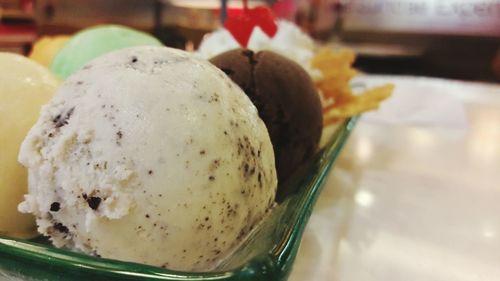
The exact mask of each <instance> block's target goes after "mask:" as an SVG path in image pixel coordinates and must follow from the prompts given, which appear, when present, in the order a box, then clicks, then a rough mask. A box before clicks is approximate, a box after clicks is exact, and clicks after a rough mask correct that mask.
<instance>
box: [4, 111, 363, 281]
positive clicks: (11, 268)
mask: <svg viewBox="0 0 500 281" xmlns="http://www.w3.org/2000/svg"><path fill="white" fill-rule="evenodd" d="M357 120H358V117H357V116H356V117H352V118H349V119H346V120H343V121H341V122H340V124H339V125H338V127H337V128H336V130H335V131H334V132H333V134H332V136H331V137H330V138H329V139H328V141H327V143H326V145H325V146H324V147H323V148H322V149H321V150H320V151H318V153H317V154H316V155H315V157H314V158H313V159H312V160H311V161H310V162H309V163H308V164H307V165H304V167H303V168H302V169H300V171H299V172H297V173H296V175H295V176H294V177H293V178H292V179H291V180H289V181H287V182H286V183H284V184H286V185H289V187H290V188H291V189H292V190H293V189H294V187H295V190H296V191H295V192H293V193H291V194H289V195H287V196H286V197H285V199H284V200H283V201H282V202H280V203H279V204H278V206H277V207H276V208H275V209H274V210H273V211H272V212H271V214H270V215H269V217H267V218H266V219H265V220H264V222H263V223H262V224H261V225H260V226H259V227H258V228H257V229H256V230H255V231H254V232H253V233H252V234H251V235H250V237H249V238H248V239H247V240H246V241H245V243H244V244H243V245H242V246H241V247H239V248H238V250H236V251H235V253H234V254H233V255H232V256H231V257H229V258H228V259H226V261H224V262H222V263H221V264H220V265H219V266H218V267H217V268H216V270H215V271H213V272H200V273H196V272H180V271H172V270H167V269H162V268H158V267H153V266H147V265H142V264H136V263H129V262H121V261H116V260H109V259H102V258H95V257H91V256H87V255H83V254H79V253H74V252H70V251H68V250H64V249H56V248H54V247H52V246H50V245H47V244H45V243H43V242H41V241H42V240H40V239H33V240H29V241H28V240H20V239H13V238H8V237H0V277H4V276H5V277H8V278H9V280H18V279H20V280H51V281H66V280H68V281H69V280H71V281H74V280H93V281H100V280H224V281H242V280H277V281H278V280H286V279H287V278H288V276H289V274H290V272H291V269H292V266H293V262H294V260H295V257H296V255H297V251H298V248H299V245H300V240H301V238H302V234H303V232H304V229H305V227H306V224H307V222H308V220H309V217H310V216H311V213H312V209H313V207H314V205H315V203H316V200H317V198H318V196H319V194H320V193H321V190H322V188H323V185H324V182H325V180H326V177H327V175H328V173H329V171H330V169H331V168H332V165H333V163H334V162H335V160H336V158H337V156H338V155H339V153H340V151H341V150H342V147H343V146H344V144H345V143H346V141H347V139H348V137H349V135H350V133H351V131H352V130H353V128H354V126H355V124H356V122H357ZM0 279H1V278H0Z"/></svg>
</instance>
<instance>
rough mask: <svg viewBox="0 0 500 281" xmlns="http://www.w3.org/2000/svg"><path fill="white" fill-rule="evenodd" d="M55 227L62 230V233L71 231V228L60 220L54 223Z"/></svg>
mask: <svg viewBox="0 0 500 281" xmlns="http://www.w3.org/2000/svg"><path fill="white" fill-rule="evenodd" d="M54 229H55V230H57V231H59V232H61V233H68V232H69V229H68V228H67V227H66V226H65V225H63V224H62V223H60V222H58V223H55V224H54Z"/></svg>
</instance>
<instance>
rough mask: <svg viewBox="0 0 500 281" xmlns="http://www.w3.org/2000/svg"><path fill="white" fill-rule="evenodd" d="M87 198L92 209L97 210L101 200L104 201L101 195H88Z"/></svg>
mask: <svg viewBox="0 0 500 281" xmlns="http://www.w3.org/2000/svg"><path fill="white" fill-rule="evenodd" d="M84 198H85V197H84ZM86 200H87V204H89V207H90V208H91V209H92V210H97V209H98V208H99V205H100V204H101V201H102V199H101V198H100V197H95V196H91V197H88V198H87V199H86Z"/></svg>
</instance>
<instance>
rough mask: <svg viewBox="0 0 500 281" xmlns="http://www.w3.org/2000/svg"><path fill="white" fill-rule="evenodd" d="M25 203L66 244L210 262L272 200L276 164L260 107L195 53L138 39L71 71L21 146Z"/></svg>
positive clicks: (181, 264) (168, 262)
mask: <svg viewBox="0 0 500 281" xmlns="http://www.w3.org/2000/svg"><path fill="white" fill-rule="evenodd" d="M19 159H20V162H21V163H22V164H23V165H24V166H26V167H27V168H28V171H29V192H28V194H27V195H26V196H25V201H24V202H23V203H22V204H20V206H19V209H20V210H21V211H23V212H26V213H32V214H34V215H35V216H36V218H37V223H38V230H39V232H41V233H42V234H44V235H48V236H50V239H51V240H52V242H53V243H54V245H56V246H57V247H68V248H72V249H75V250H78V251H83V252H86V253H89V254H93V255H96V256H101V257H105V258H112V259H119V260H125V261H132V262H139V263H145V264H149V265H155V266H162V267H166V268H170V269H177V270H194V271H197V270H208V269H211V268H213V267H214V266H215V265H216V264H217V263H218V262H219V261H220V260H221V259H223V258H224V257H225V256H227V255H228V254H229V253H230V252H231V251H232V250H234V249H235V247H237V246H238V245H239V243H240V242H241V241H242V240H243V239H244V238H245V236H246V235H247V233H249V232H250V231H251V230H252V229H253V228H254V227H255V225H256V224H258V223H259V222H260V221H261V220H262V218H263V217H264V216H265V214H266V212H268V210H269V209H270V208H271V207H272V206H273V205H274V198H275V193H276V185H277V180H276V170H275V163H274V154H273V148H272V144H271V141H270V139H269V134H268V132H267V129H266V127H265V125H264V123H263V121H262V120H261V119H260V118H259V116H258V113H257V109H256V108H255V106H254V105H253V104H252V102H251V101H250V99H249V98H248V97H247V96H246V95H245V94H244V93H243V91H242V90H241V89H240V88H239V87H238V86H237V85H236V84H234V82H232V81H231V79H229V78H228V77H227V76H226V75H225V74H224V73H223V72H222V71H220V70H219V69H217V68H216V67H215V66H213V65H211V64H210V63H209V62H207V61H204V60H201V59H197V58H195V57H194V56H193V55H192V54H189V53H186V52H183V51H180V50H174V49H170V48H166V47H135V48H129V49H122V50H119V51H115V52H112V53H109V54H107V55H105V56H102V57H99V58H97V59H95V60H93V61H92V62H90V63H89V64H87V65H85V66H84V67H83V68H82V69H81V70H79V71H78V72H76V73H75V74H74V75H72V76H70V77H69V78H68V79H67V80H66V81H65V82H64V83H63V85H62V86H61V87H60V88H59V89H58V91H57V93H56V95H55V97H54V98H53V99H52V101H51V102H50V103H49V104H47V105H46V106H44V107H43V110H42V112H41V116H40V118H39V120H38V122H37V123H36V125H35V126H34V127H33V128H32V129H31V131H30V132H29V134H28V136H27V137H26V139H25V140H24V142H23V144H22V148H21V151H20V155H19Z"/></svg>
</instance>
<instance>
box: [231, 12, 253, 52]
mask: <svg viewBox="0 0 500 281" xmlns="http://www.w3.org/2000/svg"><path fill="white" fill-rule="evenodd" d="M254 26H255V24H254V23H253V22H252V19H251V18H249V17H248V16H247V15H245V14H241V15H238V16H234V17H230V18H228V19H226V22H225V23H224V27H225V28H226V29H227V30H229V32H231V34H232V35H233V37H234V39H236V41H238V43H240V45H241V46H243V47H246V46H247V45H248V40H250V35H251V34H252V30H253V28H254Z"/></svg>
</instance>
